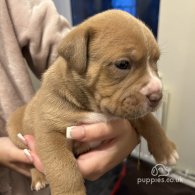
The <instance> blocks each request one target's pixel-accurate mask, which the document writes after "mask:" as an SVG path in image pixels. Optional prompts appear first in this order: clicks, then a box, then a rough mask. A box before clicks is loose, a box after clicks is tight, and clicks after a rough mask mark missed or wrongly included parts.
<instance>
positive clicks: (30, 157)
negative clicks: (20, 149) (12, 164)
mask: <svg viewBox="0 0 195 195" xmlns="http://www.w3.org/2000/svg"><path fill="white" fill-rule="evenodd" d="M24 154H25V155H26V157H27V158H28V159H29V160H30V161H31V162H33V159H32V156H31V154H30V151H29V150H28V149H24Z"/></svg>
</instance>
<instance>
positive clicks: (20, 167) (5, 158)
mask: <svg viewBox="0 0 195 195" xmlns="http://www.w3.org/2000/svg"><path fill="white" fill-rule="evenodd" d="M0 164H1V165H3V166H6V167H9V168H11V169H13V170H15V171H17V172H19V173H22V174H24V175H26V176H29V177H30V171H29V166H30V164H32V162H31V161H30V160H29V159H28V158H26V156H25V154H24V152H23V150H21V149H19V148H17V147H16V146H15V145H14V144H13V143H12V142H11V140H10V139H9V138H8V137H0Z"/></svg>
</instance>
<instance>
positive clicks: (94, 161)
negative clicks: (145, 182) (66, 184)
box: [77, 146, 122, 181]
mask: <svg viewBox="0 0 195 195" xmlns="http://www.w3.org/2000/svg"><path fill="white" fill-rule="evenodd" d="M114 153H115V152H114V151H113V148H112V147H110V146H104V147H101V148H98V149H97V150H94V151H90V152H88V153H85V154H83V155H81V156H79V158H78V159H77V162H78V166H79V169H80V171H81V173H82V175H83V177H84V178H85V179H88V180H92V181H93V180H96V179H97V178H99V177H100V176H102V175H103V174H104V173H105V172H107V171H109V170H110V169H112V168H113V167H114V166H115V165H116V163H117V164H118V163H120V161H122V160H121V159H120V160H119V158H117V161H114V162H113V158H112V156H113V155H114Z"/></svg>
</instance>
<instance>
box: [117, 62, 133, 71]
mask: <svg viewBox="0 0 195 195" xmlns="http://www.w3.org/2000/svg"><path fill="white" fill-rule="evenodd" d="M115 66H116V67H117V68H119V69H121V70H127V69H130V68H131V64H130V62H129V61H128V60H119V61H117V62H115Z"/></svg>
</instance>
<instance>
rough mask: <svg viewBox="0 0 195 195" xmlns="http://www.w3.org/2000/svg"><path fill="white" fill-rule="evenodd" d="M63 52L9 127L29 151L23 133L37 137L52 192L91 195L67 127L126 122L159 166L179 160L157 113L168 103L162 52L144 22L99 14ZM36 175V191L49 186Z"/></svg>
mask: <svg viewBox="0 0 195 195" xmlns="http://www.w3.org/2000/svg"><path fill="white" fill-rule="evenodd" d="M59 55H60V56H59V57H58V58H57V60H56V62H55V63H54V64H53V65H52V66H51V67H50V68H49V69H48V71H46V73H45V74H44V76H43V80H42V85H41V88H40V89H39V90H38V92H37V94H36V95H35V96H34V97H33V99H32V100H31V101H30V102H29V103H28V104H27V105H26V106H23V107H21V108H19V109H17V110H16V112H14V113H13V114H12V116H11V117H10V120H9V123H8V132H9V136H10V138H11V139H12V141H13V142H14V143H15V144H16V145H17V146H19V147H21V148H24V147H25V146H23V145H22V144H21V143H20V142H19V141H18V139H17V136H16V135H17V134H18V133H19V132H21V133H23V134H33V135H34V136H35V138H36V143H37V150H38V154H39V155H40V158H41V160H42V162H43V165H44V171H45V175H46V178H47V180H48V182H49V184H50V187H51V193H52V195H62V194H70V195H77V194H78V195H81V194H85V188H84V184H83V178H82V176H81V174H80V172H79V170H78V167H77V164H76V160H75V157H74V154H73V151H75V153H77V150H80V148H76V149H75V147H73V142H72V141H70V140H68V139H66V137H65V134H66V128H67V127H69V126H73V125H77V124H80V123H88V122H98V121H108V120H110V118H111V117H113V116H116V117H122V118H126V119H128V120H129V121H130V122H131V123H132V124H133V126H134V127H135V128H136V130H137V131H138V132H139V133H140V134H141V135H142V136H144V137H145V138H146V140H147V141H148V146H149V150H150V152H151V153H152V154H153V155H154V157H155V159H156V161H157V162H163V163H165V164H174V163H175V162H176V159H177V158H178V155H177V152H176V149H175V145H174V144H173V143H172V142H171V141H169V140H168V138H167V137H166V135H165V133H164V131H163V129H162V128H161V127H160V125H159V123H158V122H157V120H156V119H155V118H154V117H153V115H152V114H151V113H150V112H151V111H154V110H155V109H156V108H157V106H158V105H159V102H160V100H161V98H162V85H161V82H160V80H159V78H158V73H157V65H156V63H157V60H158V59H159V55H160V52H159V48H158V46H157V43H156V41H155V39H154V37H153V35H152V33H151V32H150V30H149V29H148V28H147V27H146V26H145V25H144V24H143V23H142V22H140V21H139V20H137V19H136V18H134V17H132V16H131V15H129V14H127V13H125V12H122V11H116V10H115V11H114V10H112V11H106V12H104V13H101V14H98V15H96V16H94V17H92V18H90V19H88V20H86V21H85V22H84V23H82V24H80V25H79V26H77V27H76V28H74V29H73V30H72V31H71V32H70V33H69V34H68V35H67V36H66V37H65V39H64V40H63V41H62V44H61V45H60V47H59ZM77 147H78V146H77ZM81 147H82V146H81ZM31 173H32V189H36V190H38V189H40V188H43V187H44V186H45V184H46V179H45V178H44V175H43V174H41V173H39V172H38V171H37V170H36V169H35V168H32V169H31Z"/></svg>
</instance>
